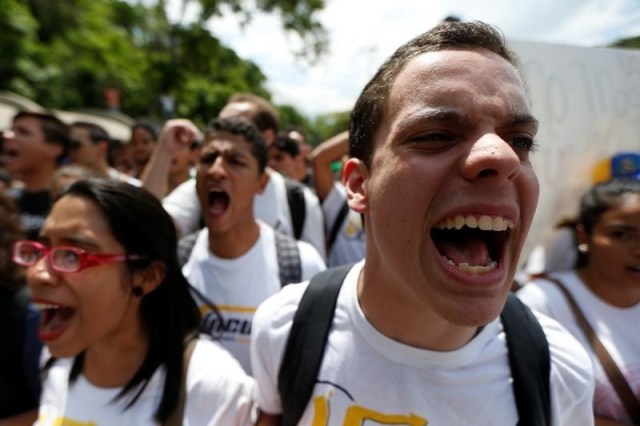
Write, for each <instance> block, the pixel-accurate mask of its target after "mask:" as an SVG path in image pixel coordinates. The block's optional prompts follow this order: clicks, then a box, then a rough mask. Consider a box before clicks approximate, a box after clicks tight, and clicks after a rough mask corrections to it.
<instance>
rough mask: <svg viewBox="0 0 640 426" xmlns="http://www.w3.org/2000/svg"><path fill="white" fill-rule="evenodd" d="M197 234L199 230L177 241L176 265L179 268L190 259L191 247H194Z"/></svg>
mask: <svg viewBox="0 0 640 426" xmlns="http://www.w3.org/2000/svg"><path fill="white" fill-rule="evenodd" d="M199 233H200V230H198V231H196V232H192V233H191V234H189V235H186V236H184V237H182V238H180V239H179V240H178V265H180V266H181V267H182V266H184V265H185V264H186V263H187V261H188V260H189V257H191V252H192V251H193V246H195V245H196V240H197V239H198V234H199Z"/></svg>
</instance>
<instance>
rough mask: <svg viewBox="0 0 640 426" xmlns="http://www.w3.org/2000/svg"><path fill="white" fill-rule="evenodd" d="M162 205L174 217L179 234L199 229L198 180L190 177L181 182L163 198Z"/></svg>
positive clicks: (182, 234) (186, 233)
mask: <svg viewBox="0 0 640 426" xmlns="http://www.w3.org/2000/svg"><path fill="white" fill-rule="evenodd" d="M162 206H163V207H164V209H165V210H166V211H167V213H169V215H170V216H171V217H172V218H173V221H174V223H175V224H176V227H177V228H178V235H179V236H184V235H188V234H190V233H192V232H193V231H195V230H196V229H198V224H199V221H200V202H199V201H198V194H197V193H196V180H195V179H189V180H188V181H186V182H183V183H181V184H180V185H179V186H178V187H177V188H176V189H174V190H173V191H171V193H169V195H167V196H166V197H164V198H163V200H162Z"/></svg>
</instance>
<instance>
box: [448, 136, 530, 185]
mask: <svg viewBox="0 0 640 426" xmlns="http://www.w3.org/2000/svg"><path fill="white" fill-rule="evenodd" d="M519 172H520V157H518V154H517V153H516V152H515V151H514V150H513V148H512V147H511V145H509V143H507V141H505V140H504V139H502V138H501V137H500V136H498V135H497V134H495V133H487V134H483V135H481V136H480V137H479V138H478V139H477V140H476V141H475V142H474V143H473V145H472V146H471V148H470V150H469V152H468V153H467V155H466V157H465V158H464V161H463V162H462V165H461V174H462V176H464V178H465V179H467V180H476V179H482V178H494V179H505V180H512V179H515V178H516V177H517V176H518V174H519Z"/></svg>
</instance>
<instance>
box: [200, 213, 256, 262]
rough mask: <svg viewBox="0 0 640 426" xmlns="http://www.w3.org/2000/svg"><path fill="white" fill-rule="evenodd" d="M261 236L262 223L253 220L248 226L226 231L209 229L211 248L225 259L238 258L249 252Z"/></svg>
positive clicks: (212, 251) (216, 254) (215, 253)
mask: <svg viewBox="0 0 640 426" xmlns="http://www.w3.org/2000/svg"><path fill="white" fill-rule="evenodd" d="M258 238H260V225H259V224H258V222H256V221H255V220H253V221H252V222H250V223H248V224H247V225H246V226H243V227H238V228H236V229H233V230H229V231H225V232H218V233H216V232H212V231H211V229H209V250H210V251H211V253H213V254H214V255H215V256H218V257H220V258H223V259H236V258H238V257H240V256H242V255H244V254H245V253H247V252H248V251H249V250H251V248H252V247H253V246H254V245H255V244H256V242H257V241H258Z"/></svg>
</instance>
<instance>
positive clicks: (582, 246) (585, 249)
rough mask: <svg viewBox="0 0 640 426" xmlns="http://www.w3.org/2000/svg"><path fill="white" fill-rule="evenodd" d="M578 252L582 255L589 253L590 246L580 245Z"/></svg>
mask: <svg viewBox="0 0 640 426" xmlns="http://www.w3.org/2000/svg"><path fill="white" fill-rule="evenodd" d="M578 251H579V252H580V253H587V252H588V251H589V244H585V243H582V244H578Z"/></svg>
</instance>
